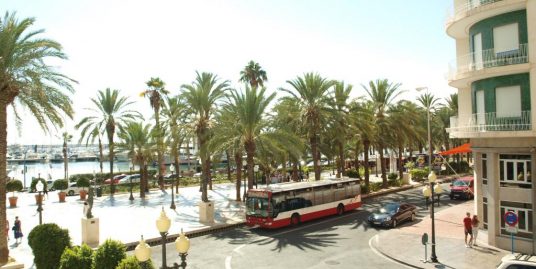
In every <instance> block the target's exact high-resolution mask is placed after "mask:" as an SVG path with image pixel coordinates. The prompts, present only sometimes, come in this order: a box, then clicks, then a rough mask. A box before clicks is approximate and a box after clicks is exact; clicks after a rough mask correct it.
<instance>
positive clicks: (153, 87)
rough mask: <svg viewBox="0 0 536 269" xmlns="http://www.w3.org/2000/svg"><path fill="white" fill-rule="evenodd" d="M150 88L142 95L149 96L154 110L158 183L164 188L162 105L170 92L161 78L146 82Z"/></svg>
mask: <svg viewBox="0 0 536 269" xmlns="http://www.w3.org/2000/svg"><path fill="white" fill-rule="evenodd" d="M146 84H147V87H149V89H147V90H145V91H143V92H142V93H141V94H140V95H141V96H142V97H147V98H149V103H150V104H151V108H152V109H153V110H154V119H155V123H156V125H155V131H156V136H157V147H156V153H157V154H158V184H159V185H160V188H161V189H163V188H164V175H163V173H164V172H165V164H164V154H163V151H164V146H163V141H162V140H163V135H162V130H161V129H160V107H161V105H162V96H165V95H167V94H168V93H169V92H168V91H167V90H166V89H165V88H164V86H165V83H164V82H163V81H162V80H161V79H160V78H151V79H150V80H149V81H147V82H146Z"/></svg>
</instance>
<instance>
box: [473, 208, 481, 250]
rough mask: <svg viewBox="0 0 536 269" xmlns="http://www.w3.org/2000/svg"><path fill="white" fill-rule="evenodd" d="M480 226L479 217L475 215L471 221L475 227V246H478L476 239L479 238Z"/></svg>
mask: <svg viewBox="0 0 536 269" xmlns="http://www.w3.org/2000/svg"><path fill="white" fill-rule="evenodd" d="M479 224H480V221H479V220H478V216H477V215H473V219H472V220H471V225H472V226H473V227H472V228H473V246H478V245H477V244H476V237H477V236H478V225H479Z"/></svg>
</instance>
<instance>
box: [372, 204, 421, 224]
mask: <svg viewBox="0 0 536 269" xmlns="http://www.w3.org/2000/svg"><path fill="white" fill-rule="evenodd" d="M416 211H417V208H416V207H415V206H414V205H411V204H401V203H388V204H386V205H384V206H383V207H382V208H381V209H380V210H379V211H378V212H375V213H372V214H371V215H370V216H369V218H368V222H369V224H371V225H375V226H382V227H392V228H395V227H396V226H397V225H398V224H399V223H401V222H403V221H406V220H410V221H414V220H415V216H416Z"/></svg>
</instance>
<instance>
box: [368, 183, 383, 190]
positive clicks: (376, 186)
mask: <svg viewBox="0 0 536 269" xmlns="http://www.w3.org/2000/svg"><path fill="white" fill-rule="evenodd" d="M382 186H383V183H382V182H372V183H370V192H375V191H379V190H381V189H382Z"/></svg>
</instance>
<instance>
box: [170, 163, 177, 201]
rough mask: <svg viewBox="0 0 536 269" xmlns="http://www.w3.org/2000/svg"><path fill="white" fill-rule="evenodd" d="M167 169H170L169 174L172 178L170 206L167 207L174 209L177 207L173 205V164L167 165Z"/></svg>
mask: <svg viewBox="0 0 536 269" xmlns="http://www.w3.org/2000/svg"><path fill="white" fill-rule="evenodd" d="M169 171H171V176H172V177H173V180H172V181H171V206H170V207H169V208H171V209H173V210H175V208H177V207H176V206H175V193H173V189H174V185H175V184H174V183H175V177H174V176H173V172H175V167H174V166H173V164H171V165H170V166H169Z"/></svg>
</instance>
